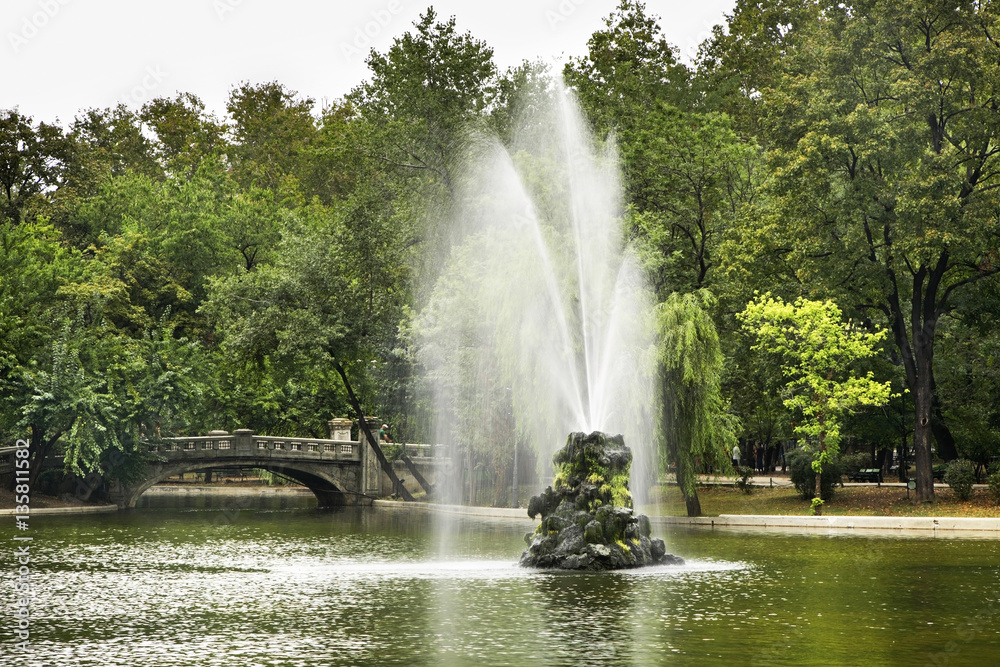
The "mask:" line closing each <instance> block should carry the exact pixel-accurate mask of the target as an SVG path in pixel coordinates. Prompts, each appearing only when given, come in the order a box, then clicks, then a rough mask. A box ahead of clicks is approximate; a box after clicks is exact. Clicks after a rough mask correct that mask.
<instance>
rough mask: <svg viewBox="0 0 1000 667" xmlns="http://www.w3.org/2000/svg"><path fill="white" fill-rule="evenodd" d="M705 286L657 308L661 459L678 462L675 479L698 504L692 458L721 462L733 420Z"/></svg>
mask: <svg viewBox="0 0 1000 667" xmlns="http://www.w3.org/2000/svg"><path fill="white" fill-rule="evenodd" d="M714 304H715V300H714V297H713V296H712V295H711V293H709V292H708V291H705V290H701V291H699V292H695V293H693V294H685V295H681V294H677V293H674V294H672V295H671V296H670V298H668V299H667V301H666V302H665V303H663V304H661V305H660V306H659V308H658V311H657V326H658V329H659V333H660V339H661V343H660V348H659V362H660V368H661V377H662V383H661V391H662V392H663V412H662V418H661V428H662V430H663V435H664V440H665V443H666V447H665V449H664V450H663V452H662V455H663V459H664V460H663V462H664V463H669V462H671V461H673V462H674V463H676V465H677V484H678V485H679V486H680V487H681V490H682V491H683V493H684V496H685V498H686V499H687V498H693V499H694V501H693V503H692V505H695V504H697V489H696V487H697V478H696V472H697V471H696V465H697V464H696V461H697V460H700V461H701V462H703V463H709V462H714V463H715V464H716V465H720V466H721V465H725V464H724V462H725V461H727V460H728V456H729V454H728V452H729V450H730V449H731V448H732V445H733V444H734V443H735V442H736V435H735V433H736V430H737V428H738V422H737V421H736V419H735V418H734V417H733V416H732V415H730V414H728V413H727V411H726V403H725V400H724V399H723V397H722V392H721V376H722V369H723V363H724V359H723V355H722V350H721V347H720V345H719V337H718V334H717V332H716V329H715V324H714V323H713V322H712V320H711V318H710V317H709V314H708V311H709V309H710V308H712V307H713V306H714Z"/></svg>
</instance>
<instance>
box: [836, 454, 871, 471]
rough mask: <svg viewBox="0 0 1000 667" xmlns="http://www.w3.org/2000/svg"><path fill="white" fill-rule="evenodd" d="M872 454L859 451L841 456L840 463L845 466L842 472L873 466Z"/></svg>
mask: <svg viewBox="0 0 1000 667" xmlns="http://www.w3.org/2000/svg"><path fill="white" fill-rule="evenodd" d="M871 463H872V455H871V454H869V453H868V452H857V453H856V454H848V455H847V456H841V457H840V465H841V467H842V468H843V470H842V472H845V473H848V472H857V471H859V470H861V469H862V468H871V467H872V466H871Z"/></svg>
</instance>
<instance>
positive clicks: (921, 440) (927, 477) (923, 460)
mask: <svg viewBox="0 0 1000 667" xmlns="http://www.w3.org/2000/svg"><path fill="white" fill-rule="evenodd" d="M931 402H932V397H931V387H930V382H928V381H926V380H924V378H920V377H918V378H917V388H916V391H915V392H914V396H913V407H914V412H915V413H916V422H915V423H914V425H913V463H914V466H915V467H916V472H915V474H914V479H916V481H917V494H916V501H917V502H933V501H934V475H933V470H932V468H931V461H932V458H931V439H932V438H931Z"/></svg>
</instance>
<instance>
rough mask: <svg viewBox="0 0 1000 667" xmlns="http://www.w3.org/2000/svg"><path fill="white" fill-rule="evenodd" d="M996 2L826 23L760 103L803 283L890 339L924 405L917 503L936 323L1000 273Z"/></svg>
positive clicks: (929, 416) (844, 15) (881, 5)
mask: <svg viewBox="0 0 1000 667" xmlns="http://www.w3.org/2000/svg"><path fill="white" fill-rule="evenodd" d="M997 23H998V17H997V12H996V8H995V7H994V5H993V4H992V3H973V2H957V1H956V2H937V1H931V0H926V1H922V2H919V3H911V2H904V1H902V0H893V1H891V2H874V1H867V0H863V1H862V0H859V1H857V2H852V3H848V4H841V5H839V6H838V7H837V8H832V9H829V10H827V11H826V12H825V13H824V15H823V16H822V18H821V19H820V20H818V21H816V22H814V23H813V24H812V25H810V26H809V28H808V31H809V33H808V36H807V37H803V40H802V42H801V43H800V46H799V47H798V48H795V49H791V50H790V51H789V52H788V53H786V54H784V57H783V58H782V64H783V66H784V67H783V74H782V76H781V77H780V78H779V79H778V80H777V84H776V86H775V87H774V88H771V89H767V90H765V91H764V93H763V98H764V102H765V103H766V105H767V106H768V118H767V122H766V125H767V130H768V135H769V136H768V140H769V142H770V143H771V145H772V146H773V150H772V152H771V158H772V160H771V168H772V170H773V174H774V178H773V180H772V182H771V183H770V187H769V189H768V194H769V195H770V196H771V197H772V198H771V199H770V201H771V202H773V204H774V207H775V208H774V209H773V216H774V219H775V220H776V221H777V222H778V224H780V225H783V226H784V227H785V231H784V236H783V238H784V240H785V245H786V246H788V247H790V253H789V255H788V258H789V260H790V262H791V264H792V266H794V267H795V268H796V271H797V276H798V278H799V280H801V281H802V282H803V283H806V284H810V285H815V286H817V288H818V289H823V290H828V291H829V292H830V293H834V294H839V295H842V296H841V298H843V299H847V300H849V302H850V303H852V304H853V305H854V306H855V307H856V308H858V309H860V310H861V311H862V312H864V313H866V314H867V316H868V317H871V318H883V319H884V322H886V323H887V326H888V327H889V328H890V330H891V331H892V340H893V343H894V346H895V350H894V351H893V354H894V356H895V359H896V360H897V362H898V363H899V364H900V366H902V368H903V370H904V372H905V378H906V385H907V387H908V388H909V390H910V395H911V396H912V400H913V403H914V428H913V438H914V449H915V453H916V454H915V457H916V467H917V471H916V481H917V497H918V498H919V499H920V500H923V501H930V500H933V498H934V487H933V479H932V470H931V464H932V450H931V436H932V434H933V435H934V437H935V438H936V439H937V441H938V445H939V448H940V450H941V451H940V453H941V455H942V456H943V457H945V458H948V457H950V456H953V455H954V452H953V451H951V450H952V449H953V448H952V447H950V446H949V443H950V442H951V441H952V440H953V438H952V436H951V434H950V431H949V430H948V427H947V425H946V424H945V423H944V422H943V421H942V420H941V419H939V418H938V417H937V415H936V410H935V391H936V387H937V385H936V382H935V378H934V372H935V364H934V353H935V346H936V340H937V329H938V324H939V322H940V321H941V318H942V317H944V316H946V315H947V314H948V313H949V311H950V310H951V309H952V308H953V307H954V305H955V299H956V298H957V297H958V296H960V295H961V294H962V292H963V291H964V290H965V289H967V288H968V287H969V286H970V285H972V284H975V283H977V282H980V281H983V280H987V279H991V278H993V277H994V276H996V274H997V273H998V272H1000V262H998V261H997V254H996V253H997V250H996V249H997V247H998V244H1000V148H998V143H1000V66H998V61H997V57H996V54H997V42H996V37H995V36H996V34H997V28H998V25H997Z"/></svg>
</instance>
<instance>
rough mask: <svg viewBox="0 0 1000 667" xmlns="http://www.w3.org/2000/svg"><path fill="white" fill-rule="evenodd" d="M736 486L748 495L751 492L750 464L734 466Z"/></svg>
mask: <svg viewBox="0 0 1000 667" xmlns="http://www.w3.org/2000/svg"><path fill="white" fill-rule="evenodd" d="M736 488H737V489H739V490H740V491H742V492H743V493H745V494H747V495H748V496H749V495H750V494H751V493H753V468H751V467H750V466H738V467H737V468H736Z"/></svg>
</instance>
